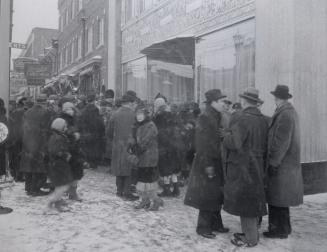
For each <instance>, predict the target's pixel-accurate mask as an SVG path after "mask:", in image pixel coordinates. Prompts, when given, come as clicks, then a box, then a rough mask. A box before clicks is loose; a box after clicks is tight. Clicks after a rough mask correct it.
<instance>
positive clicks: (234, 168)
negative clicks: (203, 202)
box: [224, 107, 268, 217]
mask: <svg viewBox="0 0 327 252" xmlns="http://www.w3.org/2000/svg"><path fill="white" fill-rule="evenodd" d="M230 130H231V133H230V134H229V135H227V136H225V138H224V147H225V148H226V149H227V152H228V155H227V166H226V183H225V187H224V196H225V197H224V210H225V211H226V212H228V213H230V214H232V215H237V216H242V217H258V216H263V215H266V214H267V209H266V197H265V190H264V176H265V166H264V164H265V163H264V158H265V156H266V150H267V136H268V123H267V121H266V119H265V117H264V115H262V114H261V112H260V111H259V109H258V108H256V107H249V108H246V109H244V110H243V111H242V112H240V113H239V114H238V117H237V119H235V121H234V122H233V125H232V126H231V128H230Z"/></svg>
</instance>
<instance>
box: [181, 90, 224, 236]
mask: <svg viewBox="0 0 327 252" xmlns="http://www.w3.org/2000/svg"><path fill="white" fill-rule="evenodd" d="M205 96H206V109H205V111H204V112H203V113H202V114H201V115H200V116H199V118H198V121H197V125H196V129H195V131H196V133H195V134H196V135H195V139H196V140H195V148H196V156H195V158H194V162H193V167H192V170H191V174H190V178H189V185H188V189H187V192H186V195H185V200H184V203H185V204H186V205H188V206H191V207H194V208H196V209H199V216H198V225H197V228H196V232H197V233H198V234H199V235H201V236H203V237H205V238H210V239H212V238H215V236H216V235H215V234H214V233H213V232H214V231H215V232H220V233H225V232H228V231H229V229H227V228H225V227H224V225H223V222H222V218H221V213H220V211H221V207H222V204H223V181H224V178H223V164H222V157H221V145H222V143H221V138H220V136H219V135H218V131H219V128H221V113H220V111H221V110H222V107H223V104H224V103H223V98H224V97H226V96H224V95H222V94H221V91H220V90H219V89H212V90H209V91H208V92H206V93H205Z"/></svg>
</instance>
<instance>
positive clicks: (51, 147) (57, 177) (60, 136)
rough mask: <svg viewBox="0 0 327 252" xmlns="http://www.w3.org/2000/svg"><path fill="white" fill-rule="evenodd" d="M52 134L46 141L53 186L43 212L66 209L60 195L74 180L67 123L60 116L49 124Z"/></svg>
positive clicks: (62, 194)
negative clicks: (47, 141)
mask: <svg viewBox="0 0 327 252" xmlns="http://www.w3.org/2000/svg"><path fill="white" fill-rule="evenodd" d="M51 130H52V134H51V137H50V140H49V143H48V152H49V157H50V165H49V166H50V167H49V174H48V175H49V178H50V180H51V182H52V184H53V185H54V186H55V190H54V192H53V193H52V194H51V195H50V197H49V201H48V205H47V209H46V210H45V212H44V213H45V214H47V213H50V212H51V211H52V210H57V211H59V212H63V211H67V209H65V207H64V206H63V203H62V197H63V196H64V194H65V193H66V192H67V191H68V189H69V188H70V185H71V183H72V182H73V181H74V179H73V176H72V171H71V167H70V164H69V161H70V159H71V157H72V155H71V154H70V152H69V147H70V145H69V139H68V137H67V135H66V132H67V123H66V121H65V120H64V119H62V118H57V119H55V120H54V121H53V122H52V124H51Z"/></svg>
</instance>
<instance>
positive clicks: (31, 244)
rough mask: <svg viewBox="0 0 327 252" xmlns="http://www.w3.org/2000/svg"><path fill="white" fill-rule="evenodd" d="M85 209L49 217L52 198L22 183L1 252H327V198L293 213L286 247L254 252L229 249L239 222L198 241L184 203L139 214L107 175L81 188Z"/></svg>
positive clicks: (262, 245)
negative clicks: (30, 190) (32, 193)
mask: <svg viewBox="0 0 327 252" xmlns="http://www.w3.org/2000/svg"><path fill="white" fill-rule="evenodd" d="M79 193H80V194H81V196H82V198H83V202H81V203H79V202H69V201H68V202H69V207H70V208H71V212H66V213H60V214H58V215H44V214H43V209H44V208H45V206H46V202H47V197H34V198H33V197H30V196H27V195H26V194H25V192H24V184H23V183H12V184H11V185H10V186H7V187H5V188H4V189H3V190H2V193H1V195H2V198H1V205H3V206H8V207H12V208H13V209H14V211H13V212H12V213H11V214H8V215H0V252H97V251H99V252H108V251H119V252H125V251H127V252H129V251H131V252H147V251H149V252H160V251H178V252H184V251H185V252H192V251H194V252H195V251H196V252H197V251H199V252H211V251H215V252H217V251H218V252H222V251H253V252H265V251H269V252H283V251H299V252H302V251H303V252H311V251H312V252H320V251H321V252H326V251H327V218H326V217H327V194H316V195H311V196H306V197H305V198H304V204H303V205H302V206H300V207H296V208H292V209H291V219H292V227H293V233H292V234H291V235H290V236H289V238H288V239H284V240H280V239H278V240H271V239H266V238H264V237H263V236H262V232H263V231H264V230H265V229H266V228H267V217H264V220H263V223H262V229H261V230H260V242H259V244H258V246H256V247H254V248H237V247H235V246H233V245H232V244H231V243H230V239H231V238H232V234H233V233H234V232H240V223H239V218H238V217H236V216H231V215H229V214H227V213H225V212H223V213H222V216H223V221H224V224H225V226H226V227H229V228H230V229H231V231H230V232H229V233H227V234H218V235H217V237H216V239H213V240H208V239H205V238H202V237H200V236H198V235H197V234H196V233H195V227H196V220H197V213H198V212H197V210H195V209H193V208H190V207H187V206H185V205H184V204H183V195H184V193H185V188H182V195H181V196H180V197H179V198H171V199H165V206H164V208H162V209H160V210H159V211H158V212H148V211H145V210H134V208H133V206H134V205H135V204H136V203H135V202H134V203H133V202H126V201H124V200H122V199H120V198H118V197H117V196H116V195H115V179H114V177H112V176H111V175H110V174H108V173H106V172H105V170H104V169H99V170H87V171H86V174H85V176H84V178H83V179H82V181H80V185H79Z"/></svg>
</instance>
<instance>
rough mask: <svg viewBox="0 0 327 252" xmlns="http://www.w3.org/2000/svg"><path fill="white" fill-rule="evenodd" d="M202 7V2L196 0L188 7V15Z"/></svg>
mask: <svg viewBox="0 0 327 252" xmlns="http://www.w3.org/2000/svg"><path fill="white" fill-rule="evenodd" d="M201 6H202V0H196V1H194V2H192V3H189V4H187V5H186V13H190V12H192V11H194V10H196V9H199V8H200V7H201Z"/></svg>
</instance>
